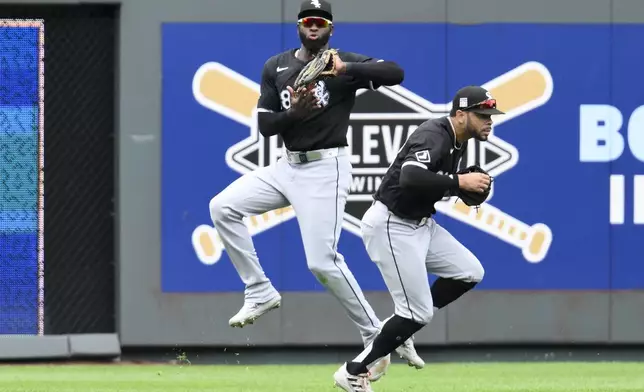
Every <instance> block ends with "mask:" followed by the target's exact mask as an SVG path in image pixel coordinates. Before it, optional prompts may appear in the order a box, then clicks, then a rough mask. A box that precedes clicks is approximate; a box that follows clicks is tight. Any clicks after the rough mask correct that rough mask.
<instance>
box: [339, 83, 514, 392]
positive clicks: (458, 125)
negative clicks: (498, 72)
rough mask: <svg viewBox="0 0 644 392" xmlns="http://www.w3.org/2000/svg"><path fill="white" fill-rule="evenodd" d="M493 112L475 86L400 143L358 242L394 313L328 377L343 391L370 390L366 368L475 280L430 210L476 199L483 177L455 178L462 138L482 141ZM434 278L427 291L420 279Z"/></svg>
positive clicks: (486, 181) (467, 258) (474, 268)
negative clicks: (464, 197) (448, 201)
mask: <svg viewBox="0 0 644 392" xmlns="http://www.w3.org/2000/svg"><path fill="white" fill-rule="evenodd" d="M494 114H503V112H501V111H500V110H498V109H497V108H496V100H494V99H493V98H492V97H491V95H490V93H489V92H488V91H487V90H485V89H483V88H481V87H477V86H468V87H464V88H462V89H461V90H459V91H458V92H457V93H456V96H455V97H454V100H453V102H452V109H451V112H450V114H449V116H446V117H441V118H435V119H431V120H428V121H426V122H424V123H423V124H421V125H420V126H419V127H418V128H417V129H416V130H415V131H414V132H413V133H412V134H411V135H410V136H409V138H408V139H407V141H406V143H405V144H404V145H403V147H402V148H401V149H400V151H399V152H398V154H397V156H396V159H395V160H394V162H393V163H392V165H391V167H389V169H388V170H387V173H386V174H385V176H384V178H383V180H382V183H381V185H380V187H379V188H378V190H377V191H376V193H375V195H374V202H373V204H372V206H371V207H370V208H369V209H368V210H367V212H366V213H365V215H364V216H363V218H362V223H361V229H362V234H363V241H364V244H365V247H366V249H367V252H368V254H369V257H370V258H371V259H372V260H373V261H374V263H376V265H377V266H378V268H379V269H380V272H381V274H382V276H383V279H384V281H385V283H386V285H387V288H388V289H389V292H390V293H391V296H392V298H393V301H394V305H395V314H394V316H393V317H392V318H390V319H389V320H387V321H386V322H385V324H384V325H383V327H382V331H381V332H380V334H379V335H378V337H377V338H376V339H375V340H374V341H373V343H372V344H371V345H369V346H367V347H366V349H365V350H364V351H363V352H362V353H360V354H359V355H358V356H357V357H356V358H354V359H353V360H351V361H348V362H347V363H345V364H343V365H342V366H341V367H340V369H338V371H337V372H336V373H335V374H334V379H335V383H336V385H337V386H340V387H341V388H342V389H344V390H345V391H350V392H354V391H371V387H370V382H369V376H368V371H369V368H370V367H371V364H372V363H377V362H378V361H380V359H381V358H383V357H385V356H387V355H389V353H391V352H392V351H393V350H395V349H396V347H398V345H399V344H400V342H403V341H406V340H407V339H409V338H410V337H411V336H412V335H413V334H414V333H416V332H417V331H419V330H420V329H421V328H422V327H423V326H425V325H426V324H427V323H429V322H430V320H431V319H432V317H433V314H434V312H435V311H436V310H438V309H441V308H443V307H445V306H447V305H448V304H449V303H451V302H453V301H455V300H456V299H458V298H459V297H461V296H462V295H463V294H465V293H466V292H467V291H469V290H471V289H472V288H474V286H475V285H476V284H477V283H478V282H480V281H481V279H483V267H482V266H481V263H480V262H479V260H478V259H477V258H476V256H474V254H472V252H470V251H469V250H468V249H467V248H465V247H464V246H463V245H462V244H461V243H460V242H459V241H457V240H456V239H455V238H454V237H453V236H452V235H451V234H450V233H449V232H447V231H446V230H445V229H444V228H442V227H441V226H439V225H438V224H437V223H436V221H435V220H434V219H433V218H432V216H433V215H434V214H435V213H436V210H435V208H434V204H435V203H436V202H438V201H440V200H441V199H443V198H444V197H446V196H454V195H455V193H456V191H458V189H459V188H461V189H465V190H468V191H474V192H484V191H485V190H486V189H487V187H488V186H489V185H490V181H491V179H490V178H489V176H488V175H487V174H483V173H468V174H455V173H456V172H457V171H458V166H459V162H460V160H461V158H462V157H463V154H464V153H465V151H466V148H467V144H468V143H467V142H468V140H469V139H470V138H474V139H477V140H480V141H485V140H487V138H488V135H489V134H490V132H491V129H492V118H491V116H492V115H494ZM428 273H432V274H434V275H436V276H437V277H438V278H437V280H436V281H435V282H434V284H433V285H432V286H431V287H430V285H429V279H428V276H427V274H428Z"/></svg>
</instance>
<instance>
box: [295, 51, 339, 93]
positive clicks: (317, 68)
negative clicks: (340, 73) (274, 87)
mask: <svg viewBox="0 0 644 392" xmlns="http://www.w3.org/2000/svg"><path fill="white" fill-rule="evenodd" d="M335 56H338V50H337V49H327V50H323V51H322V52H320V53H318V55H317V56H315V57H314V58H313V60H311V61H310V62H309V63H308V64H306V65H305V66H304V68H302V70H301V71H300V73H299V75H297V78H296V79H295V83H294V84H293V90H297V89H298V88H300V87H302V86H308V85H309V84H310V83H312V82H315V81H316V80H317V79H319V78H320V77H321V76H335V72H336V70H335Z"/></svg>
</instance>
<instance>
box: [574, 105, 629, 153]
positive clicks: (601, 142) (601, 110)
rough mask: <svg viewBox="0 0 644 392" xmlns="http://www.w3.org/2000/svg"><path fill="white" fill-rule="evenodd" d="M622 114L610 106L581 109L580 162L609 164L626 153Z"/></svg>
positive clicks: (583, 106) (590, 106)
mask: <svg viewBox="0 0 644 392" xmlns="http://www.w3.org/2000/svg"><path fill="white" fill-rule="evenodd" d="M623 122H624V121H623V118H622V113H620V111H619V110H618V109H617V108H616V107H614V106H610V105H581V106H580V107H579V160H580V161H582V162H609V161H612V160H614V159H617V158H619V157H620V156H621V155H622V152H624V138H623V137H622V135H621V134H620V133H619V130H620V129H621V128H622V124H623Z"/></svg>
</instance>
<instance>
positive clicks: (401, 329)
mask: <svg viewBox="0 0 644 392" xmlns="http://www.w3.org/2000/svg"><path fill="white" fill-rule="evenodd" d="M423 326H424V324H420V323H417V322H415V321H412V320H410V319H406V318H403V317H400V316H398V315H394V316H393V317H392V318H390V319H389V320H388V321H387V322H386V323H385V325H384V326H383V327H382V331H381V332H380V334H378V336H377V337H376V339H375V340H374V341H373V343H371V344H370V345H368V346H367V348H365V350H364V351H363V352H362V353H360V355H358V356H357V357H356V358H355V359H354V360H353V361H351V362H349V363H347V371H348V372H349V374H353V375H358V374H363V373H367V372H368V367H369V366H371V365H372V364H373V363H375V362H376V361H378V360H379V359H380V358H382V357H384V356H386V355H387V354H390V353H391V352H393V351H394V350H395V349H396V347H398V346H400V345H401V344H402V343H403V342H404V341H405V340H407V339H409V337H411V336H412V335H413V334H415V333H416V332H418V331H419V330H420V329H421V328H422V327H423Z"/></svg>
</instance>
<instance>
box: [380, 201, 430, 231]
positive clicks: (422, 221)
mask: <svg viewBox="0 0 644 392" xmlns="http://www.w3.org/2000/svg"><path fill="white" fill-rule="evenodd" d="M371 205H374V206H378V208H384V209H386V210H387V212H389V213H390V214H392V215H394V216H395V217H396V218H398V219H400V220H401V221H403V222H405V223H410V224H412V225H417V226H423V225H425V224H426V223H427V222H428V221H429V220H430V219H432V217H431V216H425V217H422V218H419V219H411V218H403V217H402V216H400V215H398V214H396V213H395V212H394V211H392V210H390V209H389V207H387V205H386V204H385V203H383V202H381V201H380V200H374V201H373V203H371Z"/></svg>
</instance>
